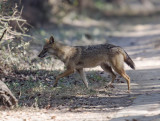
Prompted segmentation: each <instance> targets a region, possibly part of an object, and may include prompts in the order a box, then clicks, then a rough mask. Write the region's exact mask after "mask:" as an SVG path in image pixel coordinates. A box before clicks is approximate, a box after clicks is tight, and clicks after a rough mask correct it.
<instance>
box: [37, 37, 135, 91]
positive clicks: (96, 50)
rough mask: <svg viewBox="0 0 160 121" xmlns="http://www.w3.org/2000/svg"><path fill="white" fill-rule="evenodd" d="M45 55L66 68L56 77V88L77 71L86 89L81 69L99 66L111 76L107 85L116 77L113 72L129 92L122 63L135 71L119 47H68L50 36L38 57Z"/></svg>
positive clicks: (128, 80)
mask: <svg viewBox="0 0 160 121" xmlns="http://www.w3.org/2000/svg"><path fill="white" fill-rule="evenodd" d="M47 55H53V56H56V57H57V58H58V59H60V60H61V61H63V62H64V64H65V66H66V68H67V70H66V71H64V72H63V73H62V74H60V75H58V76H57V77H56V81H55V83H54V86H57V83H58V80H59V79H60V78H62V77H65V76H68V75H70V74H72V73H74V72H75V71H77V72H78V73H79V74H80V76H81V77H82V79H83V82H84V84H85V85H86V87H87V88H88V81H87V78H86V75H85V73H84V71H83V69H84V68H91V67H96V66H101V68H102V69H103V70H104V71H105V72H108V73H110V74H111V76H112V81H111V82H110V83H109V85H111V84H112V83H113V82H114V80H115V78H116V75H115V73H114V72H113V70H114V71H115V72H117V73H118V74H120V75H121V76H122V77H123V78H124V79H126V81H127V84H128V91H130V77H129V76H128V75H127V74H126V72H125V70H124V62H125V63H127V64H128V65H129V66H130V67H131V68H132V69H135V64H134V62H133V61H132V59H131V58H130V57H129V55H128V54H127V53H126V52H125V51H124V50H123V49H122V48H121V47H119V46H115V45H112V44H100V45H90V46H68V45H65V44H62V43H60V42H57V41H55V40H54V38H53V36H51V37H50V39H49V40H46V44H45V45H44V47H43V50H42V51H41V52H40V54H39V55H38V57H40V58H43V57H45V56H47ZM112 69H113V70H112Z"/></svg>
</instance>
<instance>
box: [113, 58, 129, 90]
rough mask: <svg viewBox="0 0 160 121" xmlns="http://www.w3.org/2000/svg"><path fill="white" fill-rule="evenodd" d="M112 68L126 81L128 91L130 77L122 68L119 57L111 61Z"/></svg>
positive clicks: (121, 61) (122, 62)
mask: <svg viewBox="0 0 160 121" xmlns="http://www.w3.org/2000/svg"><path fill="white" fill-rule="evenodd" d="M111 63H112V68H113V69H114V71H116V72H117V73H118V74H120V75H121V76H122V77H123V78H124V79H125V80H126V82H127V85H128V92H130V77H129V76H128V75H127V74H126V72H125V70H124V61H123V59H121V58H119V59H118V58H117V59H115V60H114V61H111Z"/></svg>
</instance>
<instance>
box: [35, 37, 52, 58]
mask: <svg viewBox="0 0 160 121" xmlns="http://www.w3.org/2000/svg"><path fill="white" fill-rule="evenodd" d="M54 43H55V41H54V38H53V36H51V37H50V39H49V40H48V39H47V40H46V43H45V45H44V46H43V49H42V51H41V52H40V54H39V55H38V57H40V58H44V57H46V56H48V55H51V54H54V49H53V48H54Z"/></svg>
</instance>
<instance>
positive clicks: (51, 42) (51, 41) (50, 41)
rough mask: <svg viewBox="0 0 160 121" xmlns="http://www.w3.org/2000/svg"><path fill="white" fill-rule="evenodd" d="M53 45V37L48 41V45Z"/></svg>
mask: <svg viewBox="0 0 160 121" xmlns="http://www.w3.org/2000/svg"><path fill="white" fill-rule="evenodd" d="M53 43H54V37H53V36H51V37H50V39H49V44H53Z"/></svg>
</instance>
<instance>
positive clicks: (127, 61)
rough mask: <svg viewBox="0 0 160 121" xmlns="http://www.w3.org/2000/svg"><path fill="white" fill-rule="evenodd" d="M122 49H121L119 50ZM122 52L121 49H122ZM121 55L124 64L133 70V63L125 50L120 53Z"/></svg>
mask: <svg viewBox="0 0 160 121" xmlns="http://www.w3.org/2000/svg"><path fill="white" fill-rule="evenodd" d="M121 49H122V48H121ZM122 50H123V49H122ZM121 52H122V54H123V55H124V62H125V63H126V64H127V65H128V66H130V67H131V68H132V69H135V64H134V62H133V60H132V59H131V58H130V57H129V55H128V54H127V52H126V51H125V50H123V51H121Z"/></svg>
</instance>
